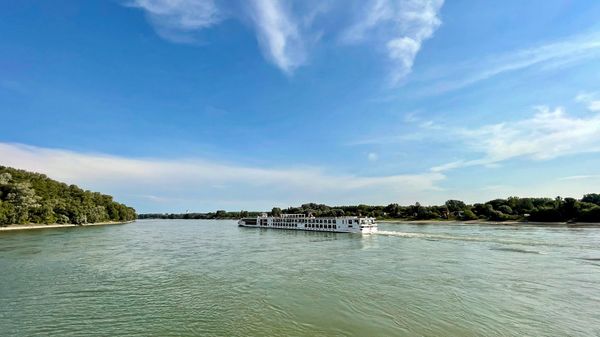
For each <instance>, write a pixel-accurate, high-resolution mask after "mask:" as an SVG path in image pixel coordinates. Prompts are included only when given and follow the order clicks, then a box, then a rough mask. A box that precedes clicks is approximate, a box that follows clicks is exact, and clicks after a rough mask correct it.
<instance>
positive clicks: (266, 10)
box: [128, 0, 443, 84]
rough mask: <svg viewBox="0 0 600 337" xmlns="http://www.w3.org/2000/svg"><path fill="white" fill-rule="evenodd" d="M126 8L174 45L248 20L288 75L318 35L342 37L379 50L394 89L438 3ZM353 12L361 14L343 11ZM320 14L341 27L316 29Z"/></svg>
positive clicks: (184, 0)
mask: <svg viewBox="0 0 600 337" xmlns="http://www.w3.org/2000/svg"><path fill="white" fill-rule="evenodd" d="M128 5H129V6H130V7H135V8H139V9H142V10H144V11H145V13H146V15H147V17H148V20H149V22H150V23H151V24H152V26H153V27H154V28H155V30H156V32H157V33H158V34H159V35H160V36H161V37H163V38H165V39H167V40H169V41H172V42H176V43H190V42H194V41H195V39H194V35H195V34H196V33H197V32H199V31H201V30H203V29H207V28H210V27H213V26H215V25H217V24H219V23H221V22H222V21H223V20H224V19H225V18H237V19H241V20H242V21H249V22H250V23H251V26H252V27H253V29H254V30H255V31H256V37H257V40H258V43H259V45H260V47H261V50H262V53H263V54H264V56H265V58H266V59H267V60H269V61H270V62H272V63H273V64H274V65H275V66H277V67H278V68H279V69H280V70H281V71H283V72H284V73H285V74H288V75H289V74H292V73H293V72H294V71H295V70H296V69H297V68H299V67H300V66H302V65H305V64H306V63H307V60H308V58H309V49H310V47H313V46H314V45H316V42H317V41H318V40H319V39H320V37H321V36H322V35H331V36H340V35H341V38H340V40H342V41H344V42H346V43H349V44H360V45H365V46H373V45H375V46H377V47H378V48H379V49H380V50H381V51H383V52H384V53H385V54H386V55H387V61H385V62H387V63H389V66H390V68H391V71H390V81H391V83H392V84H397V83H398V82H400V81H401V80H402V79H404V77H405V76H406V75H408V74H409V73H410V72H411V69H412V66H413V63H414V61H415V58H416V56H417V54H418V52H419V51H420V49H421V46H422V44H423V42H424V41H425V40H427V39H429V38H431V37H432V36H433V33H434V32H435V30H436V29H437V28H438V27H439V26H440V24H441V20H440V18H439V11H440V9H441V7H442V5H443V0H424V1H419V0H371V1H367V2H362V1H354V2H351V1H345V0H338V1H328V2H321V3H315V2H309V3H303V2H286V1H281V0H248V1H241V0H238V1H229V2H227V1H223V0H132V2H130V3H128ZM354 7H356V8H360V10H359V11H357V12H356V13H353V12H352V11H351V10H348V8H354ZM325 15H328V17H327V18H329V19H332V20H330V21H339V22H344V24H338V25H328V24H325V25H322V26H319V28H317V27H316V26H317V25H316V23H315V22H316V21H318V20H317V18H320V17H321V16H325ZM345 17H352V18H351V19H350V20H346V19H344V18H345ZM340 18H342V19H341V20H340ZM247 19H249V20H247ZM348 21H349V22H348ZM324 27H327V28H324ZM385 62H384V63H385Z"/></svg>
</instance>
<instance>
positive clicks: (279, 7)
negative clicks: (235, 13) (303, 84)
mask: <svg viewBox="0 0 600 337" xmlns="http://www.w3.org/2000/svg"><path fill="white" fill-rule="evenodd" d="M250 3H251V9H252V10H251V17H252V20H253V22H254V26H255V29H256V31H257V36H258V41H259V43H260V45H261V47H262V49H263V53H264V54H265V55H266V56H267V58H268V59H270V60H271V61H272V62H273V63H274V64H275V65H276V66H277V67H279V68H280V69H281V70H283V72H285V73H286V74H291V73H292V72H293V71H294V70H295V69H296V68H297V67H299V66H300V65H302V64H303V63H304V62H305V60H306V53H305V49H304V41H303V36H302V35H301V34H300V29H299V27H298V24H297V23H296V20H295V19H293V17H292V14H291V12H290V10H289V9H287V8H285V7H284V6H283V4H282V3H281V2H280V1H277V0H253V1H251V2H250Z"/></svg>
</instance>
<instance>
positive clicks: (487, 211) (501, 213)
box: [270, 193, 600, 222]
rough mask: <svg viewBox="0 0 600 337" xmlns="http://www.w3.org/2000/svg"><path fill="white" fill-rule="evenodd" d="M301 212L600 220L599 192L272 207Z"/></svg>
mask: <svg viewBox="0 0 600 337" xmlns="http://www.w3.org/2000/svg"><path fill="white" fill-rule="evenodd" d="M281 213H302V214H312V215H314V216H344V215H353V216H356V215H360V216H370V217H375V218H378V219H402V220H489V221H507V220H516V221H525V220H527V221H538V222H600V194H596V193H592V194H586V195H584V196H583V198H581V199H574V198H561V197H556V198H554V199H552V198H519V197H509V198H507V199H494V200H490V201H488V202H485V203H475V204H472V205H469V204H466V203H465V202H463V201H460V200H448V201H446V202H445V203H444V204H443V205H438V206H423V205H421V204H420V203H418V202H417V203H415V204H414V205H409V206H401V205H398V204H389V205H387V206H370V205H357V206H336V207H330V206H327V205H323V204H315V203H309V204H304V205H302V206H300V207H289V208H287V209H284V210H281V209H280V208H277V207H275V208H273V209H272V210H271V212H270V214H272V215H278V214H281Z"/></svg>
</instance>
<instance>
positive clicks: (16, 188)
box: [0, 166, 136, 226]
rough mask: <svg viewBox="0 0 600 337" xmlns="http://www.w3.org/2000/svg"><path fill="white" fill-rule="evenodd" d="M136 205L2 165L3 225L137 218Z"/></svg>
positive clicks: (0, 207)
mask: <svg viewBox="0 0 600 337" xmlns="http://www.w3.org/2000/svg"><path fill="white" fill-rule="evenodd" d="M135 218H136V213H135V209H133V208H131V207H128V206H126V205H123V204H120V203H118V202H115V201H113V198H112V196H110V195H106V194H101V193H98V192H91V191H86V190H83V189H81V188H79V187H77V186H76V185H67V184H64V183H61V182H58V181H56V180H52V179H50V178H48V177H47V176H46V175H44V174H40V173H33V172H28V171H25V170H19V169H14V168H11V167H5V166H0V226H6V225H10V224H26V223H36V224H52V223H59V224H78V225H81V224H86V223H95V222H104V221H129V220H135Z"/></svg>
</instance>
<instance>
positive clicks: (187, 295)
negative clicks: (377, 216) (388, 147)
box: [0, 220, 600, 336]
mask: <svg viewBox="0 0 600 337" xmlns="http://www.w3.org/2000/svg"><path fill="white" fill-rule="evenodd" d="M380 230H382V231H383V233H380V234H377V235H371V236H360V235H353V234H332V233H312V232H298V231H285V230H260V229H253V228H238V227H237V226H236V223H235V221H193V220H152V221H139V222H136V223H132V224H128V225H115V226H97V227H88V228H62V229H44V230H30V231H19V232H0V335H1V336H600V228H567V227H526V226H524V227H514V226H494V225H443V224H438V225H409V224H381V225H380Z"/></svg>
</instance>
